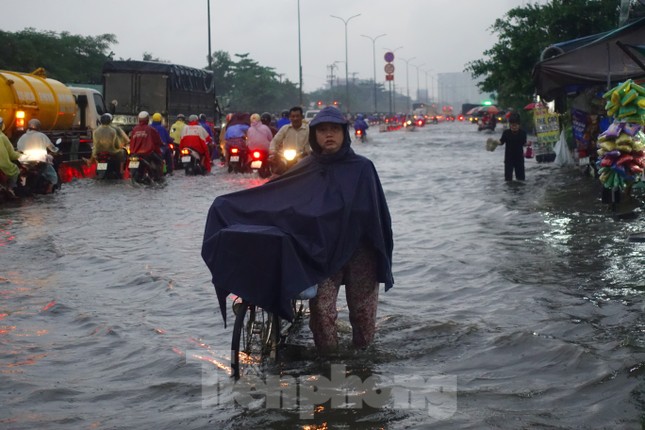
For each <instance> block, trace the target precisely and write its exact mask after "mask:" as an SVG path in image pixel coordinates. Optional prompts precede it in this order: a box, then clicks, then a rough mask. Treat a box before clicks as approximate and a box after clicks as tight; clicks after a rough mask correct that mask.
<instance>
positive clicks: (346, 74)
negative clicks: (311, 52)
mask: <svg viewBox="0 0 645 430" xmlns="http://www.w3.org/2000/svg"><path fill="white" fill-rule="evenodd" d="M360 15H361V14H360V13H359V14H356V15H352V16H350V17H349V18H347V19H343V18H341V17H339V16H336V15H329V16H331V17H332V18H336V19H340V20H341V21H343V24H345V110H346V111H347V113H349V66H348V63H349V61H348V58H347V23H348V22H349V21H351V20H352V19H354V18H356V17H358V16H360Z"/></svg>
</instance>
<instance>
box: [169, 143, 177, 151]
mask: <svg viewBox="0 0 645 430" xmlns="http://www.w3.org/2000/svg"><path fill="white" fill-rule="evenodd" d="M168 148H170V150H171V151H174V150H175V145H173V144H172V143H169V144H168Z"/></svg>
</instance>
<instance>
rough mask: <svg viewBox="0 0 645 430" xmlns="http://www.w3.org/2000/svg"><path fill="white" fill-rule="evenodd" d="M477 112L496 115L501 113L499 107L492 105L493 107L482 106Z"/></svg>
mask: <svg viewBox="0 0 645 430" xmlns="http://www.w3.org/2000/svg"><path fill="white" fill-rule="evenodd" d="M477 112H480V113H493V114H495V113H498V112H499V109H498V108H497V106H492V105H491V106H482V107H480V108H479V110H478V111H477Z"/></svg>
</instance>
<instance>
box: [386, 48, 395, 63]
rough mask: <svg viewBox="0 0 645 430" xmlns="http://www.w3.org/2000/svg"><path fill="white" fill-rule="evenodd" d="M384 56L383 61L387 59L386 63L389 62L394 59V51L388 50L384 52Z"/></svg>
mask: <svg viewBox="0 0 645 430" xmlns="http://www.w3.org/2000/svg"><path fill="white" fill-rule="evenodd" d="M384 58H385V61H387V62H388V63H391V62H392V61H394V52H390V51H388V52H386V53H385V57H384Z"/></svg>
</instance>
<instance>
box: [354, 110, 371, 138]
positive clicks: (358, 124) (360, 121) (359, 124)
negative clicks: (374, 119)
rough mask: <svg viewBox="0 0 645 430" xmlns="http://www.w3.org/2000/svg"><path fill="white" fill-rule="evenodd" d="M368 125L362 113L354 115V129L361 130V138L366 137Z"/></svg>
mask: <svg viewBox="0 0 645 430" xmlns="http://www.w3.org/2000/svg"><path fill="white" fill-rule="evenodd" d="M369 127H370V126H369V125H368V124H367V121H365V119H364V118H363V114H360V113H359V114H358V115H356V120H355V121H354V130H355V131H358V130H361V132H362V133H363V138H367V129H368V128H369Z"/></svg>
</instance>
